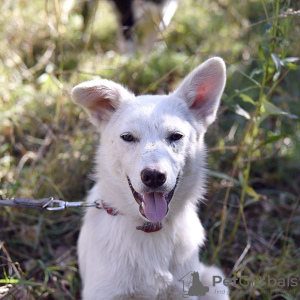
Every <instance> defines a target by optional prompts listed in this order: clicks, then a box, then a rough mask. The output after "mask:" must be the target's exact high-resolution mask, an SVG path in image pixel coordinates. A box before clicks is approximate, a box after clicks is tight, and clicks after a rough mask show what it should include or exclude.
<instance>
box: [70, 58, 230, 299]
mask: <svg viewBox="0 0 300 300" xmlns="http://www.w3.org/2000/svg"><path fill="white" fill-rule="evenodd" d="M225 81H226V71H225V64H224V62H223V60H222V59H221V58H212V59H209V60H207V61H206V62H204V63H203V64H201V65H200V66H198V67H197V68H196V69H195V70H194V71H193V72H191V73H190V74H189V75H188V76H187V77H186V78H185V79H184V80H183V82H182V83H181V84H180V85H179V87H178V88H177V89H176V90H175V92H173V93H172V94H169V95H153V96H152V95H144V96H138V97H136V96H135V95H133V94H132V93H131V92H129V91H128V90H127V89H125V88H124V87H123V86H121V85H119V84H117V83H114V82H112V81H108V80H93V81H88V82H84V83H81V84H79V85H77V86H76V87H75V88H74V89H73V90H72V98H73V101H74V102H75V103H76V104H79V105H81V106H82V107H84V108H85V109H86V110H87V111H88V113H89V114H90V117H91V121H92V122H93V124H94V125H95V126H96V127H97V128H98V129H99V131H100V133H101V144H100V146H99V149H98V152H97V156H96V159H97V168H96V174H95V175H96V178H97V179H96V184H95V186H94V187H93V189H92V190H91V191H90V194H89V196H88V198H87V201H88V202H96V203H98V205H99V207H98V208H102V209H96V208H89V209H87V211H86V214H85V217H84V221H83V226H82V229H81V232H80V237H79V242H78V253H79V267H80V273H81V277H82V281H83V299H85V300H87V299H90V300H96V299H105V300H108V299H138V300H140V299H147V300H151V299H182V298H183V295H184V293H185V297H188V296H187V295H191V296H190V297H189V298H190V299H198V297H199V299H229V298H228V296H227V295H228V289H227V287H226V286H224V285H223V284H222V282H221V283H219V284H218V285H216V284H215V286H213V276H219V277H218V278H220V276H221V277H222V278H223V279H224V277H223V275H222V273H221V271H220V270H219V269H217V268H216V267H207V266H204V265H203V264H201V263H200V262H199V260H198V251H199V247H201V246H202V245H203V243H204V240H205V233H204V229H203V227H202V224H201V222H200V221H199V219H198V216H197V208H196V207H197V203H198V201H199V199H203V195H204V192H205V188H204V186H205V177H206V175H205V173H206V165H205V156H206V155H205V154H206V150H205V145H204V141H203V138H204V134H205V132H206V129H207V127H208V126H209V125H210V124H211V123H212V122H213V121H214V119H215V117H216V112H217V109H218V106H219V103H220V98H221V95H222V92H223V89H224V86H225ZM107 212H108V213H107ZM191 272H194V273H193V274H192V275H195V274H196V275H197V276H198V274H199V275H200V277H199V276H198V277H197V276H195V278H196V281H197V282H198V283H199V278H200V281H201V283H202V286H204V287H205V293H206V292H207V290H209V292H207V293H206V294H205V295H203V294H201V293H198V294H197V293H196V292H195V289H194V291H193V293H192V290H191V287H190V290H189V291H188V289H187V287H185V286H184V285H183V281H184V279H182V278H183V277H184V276H185V275H186V274H191ZM193 278H194V277H193ZM197 278H198V279H197ZM180 279H182V280H181V281H182V282H180V281H179V280H180ZM196 281H195V282H196ZM193 283H194V281H193ZM193 288H195V286H194V287H193ZM216 288H217V289H218V291H217V290H216ZM184 289H186V290H185V291H184ZM187 293H188V294H187ZM221 293H222V294H221ZM224 294H225V295H224ZM226 294H227V295H226ZM200 295H202V296H200Z"/></svg>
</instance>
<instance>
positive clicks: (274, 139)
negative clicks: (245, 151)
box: [255, 134, 292, 150]
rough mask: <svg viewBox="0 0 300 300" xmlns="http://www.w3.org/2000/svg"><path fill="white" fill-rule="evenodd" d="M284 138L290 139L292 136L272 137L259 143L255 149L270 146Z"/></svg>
mask: <svg viewBox="0 0 300 300" xmlns="http://www.w3.org/2000/svg"><path fill="white" fill-rule="evenodd" d="M286 137H290V138H292V136H291V135H290V134H280V135H274V136H271V137H270V138H268V139H266V140H265V141H263V142H262V143H260V144H259V145H258V146H257V147H256V148H255V150H256V149H259V148H261V147H262V146H265V145H267V144H272V143H274V142H277V141H279V140H282V139H284V138H286Z"/></svg>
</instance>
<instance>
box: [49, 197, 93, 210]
mask: <svg viewBox="0 0 300 300" xmlns="http://www.w3.org/2000/svg"><path fill="white" fill-rule="evenodd" d="M50 204H54V206H51V207H49V205H50ZM92 206H96V203H88V202H82V201H79V202H68V201H63V200H54V199H53V198H50V200H49V202H48V203H46V204H45V205H44V206H43V208H46V209H47V210H63V209H67V208H70V207H92Z"/></svg>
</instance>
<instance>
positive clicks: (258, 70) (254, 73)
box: [250, 68, 263, 78]
mask: <svg viewBox="0 0 300 300" xmlns="http://www.w3.org/2000/svg"><path fill="white" fill-rule="evenodd" d="M262 72H263V69H258V68H255V69H253V70H252V72H251V73H250V77H251V78H253V77H254V76H255V75H258V74H261V73H262Z"/></svg>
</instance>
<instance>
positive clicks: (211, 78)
mask: <svg viewBox="0 0 300 300" xmlns="http://www.w3.org/2000/svg"><path fill="white" fill-rule="evenodd" d="M225 82H226V68H225V63H224V61H223V60H222V59H221V58H219V57H214V58H211V59H208V60H207V61H205V62H204V63H203V64H201V65H200V66H199V67H197V68H196V69H194V70H193V71H192V72H191V73H190V74H189V75H188V76H187V77H186V78H185V79H184V80H183V82H182V83H181V84H180V85H179V87H178V88H177V89H176V90H175V92H174V95H175V96H177V97H179V98H181V99H184V100H185V101H186V102H187V104H188V106H189V108H190V109H191V111H192V112H193V114H194V115H195V117H196V119H197V120H198V121H199V122H201V123H202V124H203V125H204V126H205V127H206V128H207V127H208V126H209V125H210V124H211V123H212V122H213V121H214V120H215V118H216V114H217V110H218V107H219V104H220V99H221V96H222V93H223V90H224V87H225Z"/></svg>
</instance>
